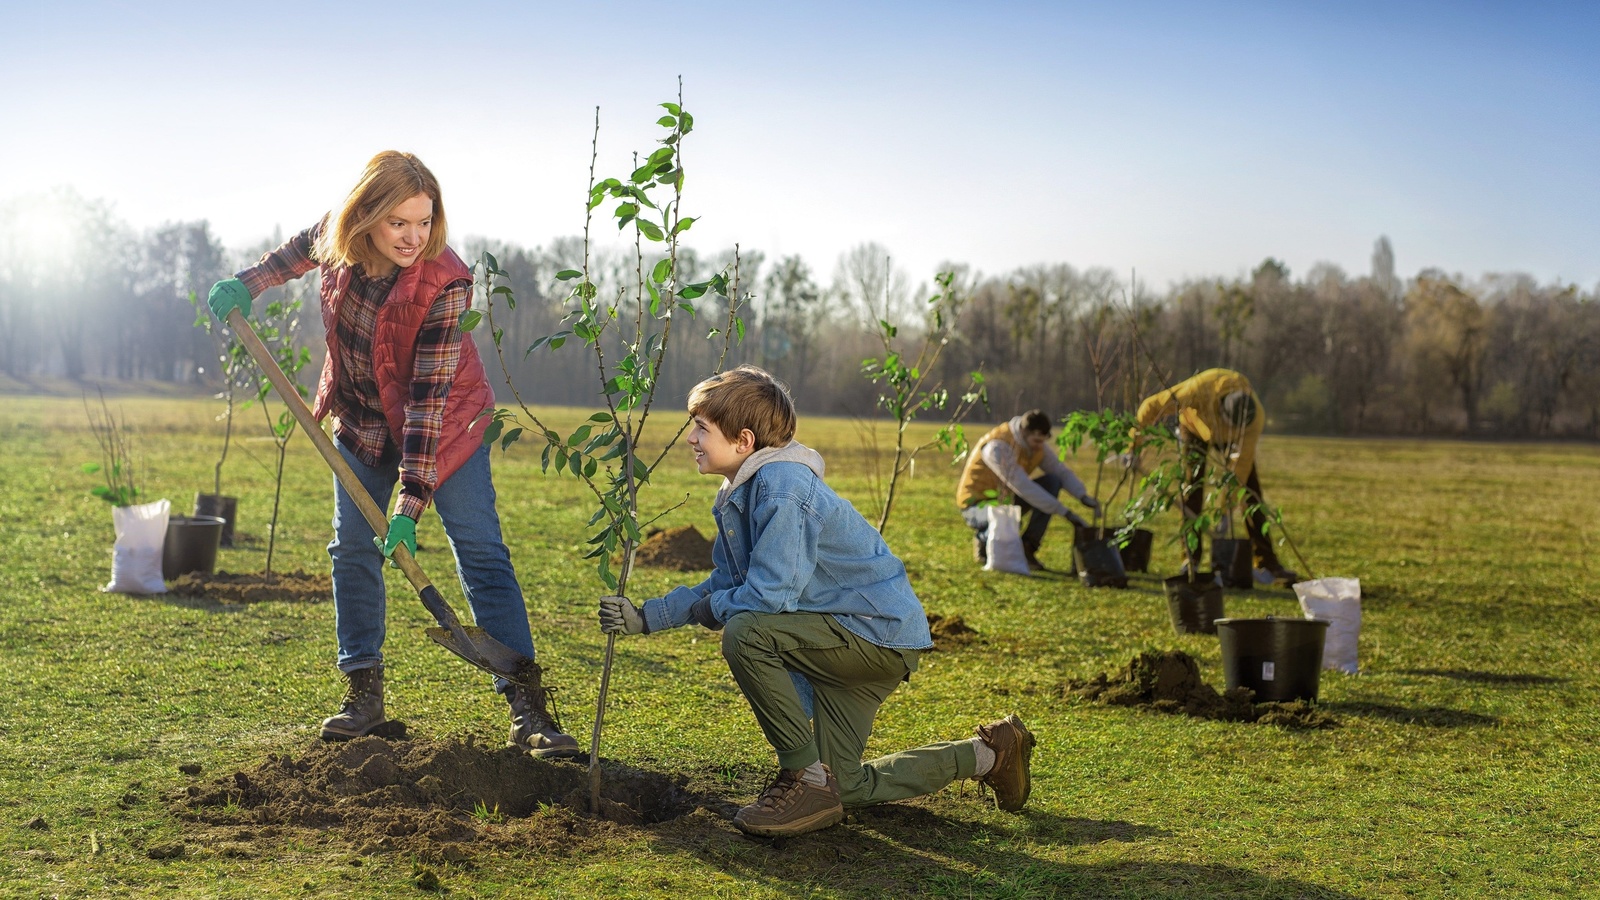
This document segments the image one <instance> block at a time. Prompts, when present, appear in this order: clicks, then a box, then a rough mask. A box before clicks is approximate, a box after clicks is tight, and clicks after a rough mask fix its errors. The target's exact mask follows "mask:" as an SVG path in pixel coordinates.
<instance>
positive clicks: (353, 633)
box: [328, 441, 533, 687]
mask: <svg viewBox="0 0 1600 900" xmlns="http://www.w3.org/2000/svg"><path fill="white" fill-rule="evenodd" d="M335 445H336V446H338V448H339V454H340V455H341V456H343V457H344V459H345V462H348V463H349V464H350V468H351V469H353V470H354V471H355V473H356V477H357V478H358V479H360V481H361V483H362V485H364V486H365V487H366V489H367V493H369V494H371V495H372V501H373V502H374V503H376V504H378V508H379V509H388V508H389V499H390V495H391V494H392V492H393V490H394V484H395V482H396V481H397V480H399V478H400V466H399V463H398V461H397V462H394V463H390V464H388V465H385V466H380V467H373V466H369V465H367V464H365V463H363V462H362V461H361V460H359V459H357V458H356V457H355V455H354V454H352V453H351V452H350V451H349V450H348V449H347V448H346V447H345V446H344V445H343V444H340V443H338V442H337V441H336V442H335ZM333 492H334V504H333V540H332V541H331V542H329V544H328V555H329V556H330V557H332V558H333V612H334V630H335V632H336V633H337V634H338V637H339V669H340V670H341V671H344V672H352V671H355V670H356V669H364V668H367V667H369V666H375V665H377V664H379V663H381V662H383V639H384V634H385V623H384V616H385V610H386V605H385V599H384V590H383V565H384V558H383V552H382V551H380V550H379V549H378V548H377V547H376V546H374V545H373V543H372V539H373V537H375V536H376V535H375V533H374V532H373V530H372V526H371V525H368V524H367V520H366V518H365V517H364V516H362V515H361V510H360V508H359V507H357V506H356V504H355V501H354V500H352V499H350V495H349V494H348V493H346V492H345V489H344V486H343V485H341V484H339V480H338V479H337V478H335V479H334V483H333ZM433 508H434V509H435V510H437V511H438V513H439V518H440V519H441V520H443V522H444V532H445V537H446V538H448V539H449V541H450V551H451V552H452V553H454V554H455V558H456V574H457V576H458V577H459V578H460V580H461V590H462V593H464V594H465V595H466V598H467V604H468V605H469V606H470V607H471V608H472V617H473V620H474V621H475V622H476V623H477V624H478V626H479V627H480V628H482V629H483V630H484V631H486V632H488V634H489V636H490V637H492V638H494V639H495V640H497V641H499V642H500V643H502V644H505V645H506V646H507V647H510V648H511V649H512V650H515V651H517V652H518V653H521V654H523V655H524V656H527V657H528V658H529V659H532V658H533V633H532V632H531V631H530V630H529V628H528V608H527V606H526V605H525V604H524V603H523V600H522V588H521V586H520V585H518V584H517V573H516V571H515V570H514V569H512V567H511V553H510V551H508V550H507V549H506V545H505V542H504V541H503V540H501V537H500V516H499V514H498V513H496V512H495V506H494V482H493V481H492V480H491V479H490V477H489V448H488V447H487V446H484V447H480V448H478V452H476V453H474V454H473V455H472V458H471V459H469V460H467V463H466V465H463V466H462V467H461V468H460V469H458V470H457V471H456V472H455V474H453V475H451V476H450V477H449V478H448V479H446V480H445V482H444V484H441V485H439V487H438V489H437V490H435V491H434V492H433ZM419 602H420V601H419ZM496 682H497V684H496V686H497V687H503V685H501V684H499V683H498V682H499V679H496Z"/></svg>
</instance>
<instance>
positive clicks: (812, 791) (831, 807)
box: [733, 766, 844, 837]
mask: <svg viewBox="0 0 1600 900" xmlns="http://www.w3.org/2000/svg"><path fill="white" fill-rule="evenodd" d="M822 770H823V771H824V772H826V773H827V775H828V783H827V784H825V785H822V786H820V787H819V786H818V785H815V784H812V783H811V782H809V781H806V780H805V779H804V778H802V777H801V773H800V772H796V771H791V770H789V769H784V770H783V771H782V772H779V773H778V779H777V780H776V781H774V782H773V783H772V786H771V787H769V788H767V789H766V791H765V792H764V793H762V795H761V797H760V798H759V799H757V800H756V802H754V803H752V804H750V805H749V806H746V807H744V808H743V809H741V810H739V812H738V813H736V814H735V815H734V817H733V824H735V825H737V826H739V830H740V831H744V832H746V833H748V834H757V835H761V836H762V837H791V836H793V835H797V834H805V833H806V832H808V831H818V830H820V829H823V828H827V827H828V826H829V825H837V824H839V822H841V821H843V820H844V804H842V803H840V802H839V782H838V780H837V779H835V778H834V777H833V772H832V771H830V770H829V769H828V767H827V766H823V767H822Z"/></svg>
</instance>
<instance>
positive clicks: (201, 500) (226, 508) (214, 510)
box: [194, 494, 239, 547]
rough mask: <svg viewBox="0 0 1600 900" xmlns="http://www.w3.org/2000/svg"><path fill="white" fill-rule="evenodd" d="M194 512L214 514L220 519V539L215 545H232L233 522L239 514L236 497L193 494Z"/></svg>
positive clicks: (197, 513)
mask: <svg viewBox="0 0 1600 900" xmlns="http://www.w3.org/2000/svg"><path fill="white" fill-rule="evenodd" d="M194 514H195V515H197V516H216V517H217V518H219V519H221V520H222V539H221V540H220V541H219V542H218V544H217V546H219V547H232V546H233V523H234V520H235V519H237V518H238V516H239V498H238V497H224V496H223V495H221V494H195V495H194Z"/></svg>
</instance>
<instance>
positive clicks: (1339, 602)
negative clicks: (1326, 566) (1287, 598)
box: [1294, 578, 1361, 675]
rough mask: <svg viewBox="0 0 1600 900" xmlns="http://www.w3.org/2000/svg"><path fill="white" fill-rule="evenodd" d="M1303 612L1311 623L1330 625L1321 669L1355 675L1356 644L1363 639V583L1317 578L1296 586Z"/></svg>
mask: <svg viewBox="0 0 1600 900" xmlns="http://www.w3.org/2000/svg"><path fill="white" fill-rule="evenodd" d="M1294 593H1295V596H1297V597H1299V598H1300V609H1301V611H1302V612H1304V613H1305V614H1306V618H1308V619H1321V620H1323V621H1324V622H1327V623H1329V624H1328V637H1327V640H1326V641H1325V642H1324V643H1323V645H1322V667H1323V668H1324V669H1338V670H1339V671H1341V672H1346V673H1348V674H1351V675H1354V674H1356V673H1357V672H1358V671H1360V667H1359V666H1358V665H1357V662H1356V643H1357V641H1358V639H1359V638H1360V637H1361V579H1359V578H1318V579H1316V580H1314V581H1302V582H1300V583H1299V584H1296V585H1295V586H1294Z"/></svg>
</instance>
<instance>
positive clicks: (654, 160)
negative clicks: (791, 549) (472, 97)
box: [461, 84, 748, 810]
mask: <svg viewBox="0 0 1600 900" xmlns="http://www.w3.org/2000/svg"><path fill="white" fill-rule="evenodd" d="M661 108H662V109H663V110H665V114H664V115H662V116H661V117H660V118H659V119H657V120H656V124H657V125H659V126H660V127H661V128H663V129H664V130H665V134H664V135H663V136H662V137H661V138H660V139H659V140H658V143H659V144H660V145H661V146H660V147H658V148H657V149H655V150H654V151H653V152H652V153H650V154H649V155H648V156H647V157H646V158H645V159H644V160H643V162H640V161H639V160H638V158H637V156H636V157H635V160H634V162H635V165H634V168H633V170H632V172H631V173H630V174H629V175H628V176H627V178H596V175H595V165H596V161H597V159H598V156H599V129H600V122H599V111H598V109H597V110H596V113H595V137H594V142H593V144H592V147H591V153H590V162H589V187H588V191H587V193H586V195H585V202H584V228H583V262H582V267H581V268H575V269H564V270H562V271H560V272H558V273H557V274H556V278H557V279H558V280H560V281H563V282H568V283H570V284H571V287H570V289H569V290H568V293H567V296H566V299H565V301H564V302H565V304H566V307H567V314H566V315H565V316H564V317H563V319H562V324H563V326H564V327H563V328H562V329H561V330H559V331H556V332H554V333H552V334H547V335H543V336H541V337H539V338H538V339H537V340H535V341H534V342H533V343H532V344H531V345H530V346H528V348H527V349H526V350H525V351H524V355H527V354H531V353H534V352H555V351H558V350H560V349H561V348H562V347H563V346H564V345H565V344H567V343H568V342H569V341H576V342H580V343H581V344H582V345H583V346H584V348H585V349H586V350H587V352H588V353H589V354H590V355H591V356H592V358H593V362H594V367H595V369H594V371H595V373H596V380H597V381H598V383H599V391H598V393H599V394H600V395H601V396H602V397H604V399H605V409H603V410H601V411H599V412H596V413H594V414H593V415H591V416H589V418H588V420H587V421H586V422H585V423H584V424H582V425H580V426H578V427H577V428H575V429H573V430H572V431H570V432H568V433H565V434H563V433H562V432H561V431H559V430H557V429H556V428H554V427H553V426H551V425H550V424H548V423H546V422H545V421H543V420H542V419H541V418H540V417H539V416H538V415H537V414H535V413H534V412H533V410H532V409H530V408H529V406H528V404H527V403H526V402H525V401H524V400H523V398H522V395H521V393H520V392H519V391H518V390H517V387H516V385H515V384H514V383H512V381H511V379H510V375H509V367H508V366H507V363H506V358H505V348H504V347H503V346H502V341H503V338H504V336H505V331H504V329H503V328H501V327H499V326H498V325H497V324H496V323H495V319H494V316H495V306H496V304H497V302H503V303H504V304H505V306H506V307H507V308H508V309H515V307H516V296H515V293H514V292H513V290H512V288H511V286H510V285H509V284H504V283H499V280H500V279H504V278H505V277H506V272H505V271H503V270H502V269H501V268H500V266H499V263H498V261H497V260H496V259H495V258H494V256H493V254H490V253H488V252H485V253H484V254H483V257H482V259H481V260H480V261H479V263H478V265H477V266H476V268H477V270H478V276H479V281H480V284H481V293H480V295H479V297H480V302H481V308H474V309H469V310H467V311H466V312H464V313H463V314H462V321H461V327H462V328H463V329H465V330H469V331H470V330H472V329H473V328H475V327H477V326H478V325H479V324H482V323H486V324H487V325H488V326H489V329H490V334H491V336H492V338H493V340H494V346H495V352H496V355H497V357H498V359H499V361H500V365H501V370H502V372H505V373H506V383H507V385H508V386H509V387H510V389H511V392H512V396H513V398H514V400H515V402H516V406H515V408H505V407H502V408H498V409H495V410H494V411H492V412H491V413H487V415H489V416H491V419H492V421H490V422H489V424H488V425H487V427H486V428H485V431H484V442H485V443H489V444H493V443H499V445H500V447H501V449H502V450H506V449H509V448H510V447H511V446H512V445H513V444H516V443H518V442H519V441H521V440H523V439H530V440H533V441H535V442H536V443H538V444H540V445H542V446H541V447H540V460H539V462H540V468H541V469H542V470H543V471H545V472H546V473H554V474H557V475H561V474H566V475H570V476H571V477H573V478H576V479H578V481H579V482H581V483H582V484H583V485H584V486H585V487H587V488H588V489H589V491H590V493H591V494H592V495H593V497H594V503H595V510H594V514H593V515H592V516H591V517H590V518H589V522H588V524H589V526H590V527H592V528H595V532H594V533H593V534H592V535H591V536H590V538H589V544H590V545H591V549H590V550H589V552H588V553H587V554H586V555H585V557H584V558H585V559H591V560H594V561H595V571H596V574H597V576H598V577H599V578H600V580H601V582H602V583H603V584H604V585H605V587H606V590H607V592H609V593H615V594H626V592H627V585H628V577H629V574H630V573H631V571H632V567H633V558H634V551H635V550H636V549H637V547H638V545H639V543H640V542H641V540H642V535H643V529H644V527H646V526H648V525H649V524H650V522H653V521H655V519H657V518H659V517H660V516H661V515H665V513H666V512H669V511H670V509H669V510H665V511H663V512H661V513H658V514H656V515H655V516H652V517H651V518H649V519H647V520H645V521H641V517H640V512H639V491H640V489H641V488H642V487H643V486H644V485H646V484H648V483H649V481H650V477H651V475H652V474H653V473H654V472H655V471H656V469H657V468H658V467H659V466H660V465H661V463H662V462H663V460H665V458H666V456H667V453H668V451H670V450H671V448H672V447H673V445H674V444H676V443H677V441H678V439H679V438H680V437H681V436H682V435H683V433H684V431H685V430H686V428H687V427H688V423H689V420H688V418H687V416H685V417H684V419H683V420H682V422H681V423H680V424H677V425H676V426H675V427H676V431H675V432H674V433H672V434H671V435H670V436H669V437H668V438H667V439H666V440H665V441H663V442H661V444H660V447H659V449H658V450H654V451H652V452H651V453H650V454H648V455H641V452H642V451H641V449H640V448H641V447H642V445H643V442H644V440H643V439H644V436H645V429H646V425H647V423H648V422H649V419H650V412H651V406H652V404H653V403H654V400H655V395H656V389H657V387H658V385H659V376H660V372H661V368H662V365H663V363H664V362H665V361H666V360H667V358H668V352H669V348H670V347H672V346H674V341H675V340H676V339H677V338H678V334H677V332H678V331H682V329H683V328H684V327H685V326H684V325H683V324H681V323H680V324H679V325H678V328H677V329H675V328H674V323H675V322H678V320H681V319H682V318H683V317H684V316H689V317H690V318H691V319H692V318H693V317H694V316H695V314H696V301H700V300H702V298H720V299H721V300H722V301H723V303H724V304H725V311H726V318H725V321H722V322H719V324H718V325H717V326H716V327H713V328H711V329H710V331H709V333H708V335H707V337H708V339H716V338H720V339H721V341H722V353H721V356H720V357H719V359H718V361H717V364H716V366H715V368H714V370H713V374H714V373H715V372H719V371H721V370H722V368H723V365H724V363H725V362H726V360H727V357H728V351H729V348H730V346H731V344H732V342H733V341H735V340H738V339H742V338H743V336H744V328H745V326H744V321H743V320H742V319H741V318H740V316H739V311H740V308H741V306H742V305H743V303H744V302H745V300H746V299H748V298H747V297H745V296H744V295H742V294H741V293H740V291H739V271H738V257H737V255H736V256H735V262H734V264H733V265H732V266H731V267H730V269H729V270H725V271H722V272H718V273H717V274H715V275H713V276H711V277H710V278H708V279H706V280H704V281H690V280H688V279H687V278H686V277H685V275H684V273H683V272H682V271H681V270H680V267H679V256H678V249H679V240H680V238H681V236H682V235H683V233H684V232H686V231H688V230H689V228H690V227H691V226H692V225H693V224H694V222H695V219H694V218H693V217H689V216H684V215H683V214H682V200H683V185H684V174H683V173H684V169H683V156H682V149H683V139H684V137H686V136H687V135H688V134H689V133H690V132H691V131H693V129H694V117H693V116H692V115H690V114H689V112H688V111H687V110H685V109H684V108H683V105H682V90H681V84H680V92H679V99H678V102H669V103H662V104H661ZM608 201H612V202H614V206H613V208H612V209H611V218H612V220H613V221H615V222H616V225H617V229H618V230H619V231H620V230H622V229H625V228H631V229H632V232H633V238H634V261H635V282H634V284H633V285H631V286H629V287H623V288H619V289H617V291H616V294H615V295H614V296H611V297H601V294H600V289H599V287H598V286H597V285H596V283H595V279H594V278H593V277H592V273H591V270H590V229H591V226H592V225H593V222H594V213H595V210H596V209H597V208H599V207H600V206H602V205H604V204H606V203H607V202H608ZM647 242H648V243H649V244H650V245H659V246H660V251H661V252H660V257H659V258H657V259H653V260H652V261H651V262H650V263H649V264H648V265H647V264H646V257H645V252H644V248H645V246H646V243H647ZM680 504H681V501H680ZM672 508H676V505H674V506H673V507H672ZM619 553H620V560H621V561H620V564H619V567H618V569H617V570H615V571H613V569H612V557H613V554H619ZM615 641H616V636H615V635H611V636H610V637H609V638H608V639H607V641H606V655H605V666H604V669H603V670H602V674H601V682H600V696H599V700H598V703H597V709H596V711H595V725H594V734H593V738H592V740H591V743H590V752H589V766H590V768H589V773H590V803H591V808H593V809H595V810H598V808H599V790H600V782H599V760H600V753H599V747H600V733H601V727H602V723H603V721H604V716H605V702H606V693H607V690H608V688H609V685H610V675H611V665H612V658H613V654H614V651H615Z"/></svg>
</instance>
